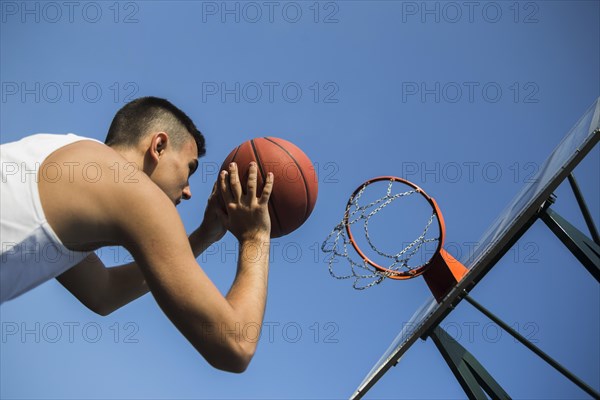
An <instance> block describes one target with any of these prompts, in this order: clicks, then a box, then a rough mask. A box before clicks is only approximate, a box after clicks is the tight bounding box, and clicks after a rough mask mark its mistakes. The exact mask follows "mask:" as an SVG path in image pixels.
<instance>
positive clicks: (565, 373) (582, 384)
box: [463, 294, 600, 399]
mask: <svg viewBox="0 0 600 400" xmlns="http://www.w3.org/2000/svg"><path fill="white" fill-rule="evenodd" d="M463 298H464V299H465V300H467V301H468V302H469V303H470V304H471V305H472V306H473V307H475V308H476V309H477V310H479V311H480V312H481V313H482V314H484V315H485V316H486V317H488V318H489V319H491V320H492V321H494V322H495V323H496V324H497V325H498V326H500V327H501V328H502V329H504V330H505V331H506V332H507V333H508V334H510V335H511V336H512V337H514V338H515V339H517V340H518V341H519V342H521V343H522V344H523V345H525V347H527V348H528V349H529V350H531V351H532V352H534V353H535V354H536V355H537V356H538V357H540V358H541V359H542V360H544V361H545V362H546V363H548V364H549V365H550V366H552V367H553V368H554V369H555V370H557V371H558V372H560V373H561V374H562V375H563V376H564V377H565V378H567V379H569V380H570V381H571V382H573V383H574V384H576V385H577V386H579V388H580V389H581V390H583V391H584V392H586V393H587V394H589V395H590V396H592V397H593V398H594V399H600V393H598V392H596V391H595V390H594V389H592V388H591V387H590V386H588V385H587V384H586V383H585V382H583V381H582V380H581V379H579V378H578V377H577V376H575V375H574V374H573V373H571V372H570V371H569V370H568V369H566V368H565V367H563V366H562V365H560V364H559V363H558V362H557V361H556V360H554V359H553V358H552V357H550V356H549V355H548V354H546V353H544V352H543V351H542V350H541V349H540V348H539V347H537V346H536V345H534V344H533V343H531V342H530V341H529V340H527V339H526V338H525V337H524V336H523V335H521V334H520V333H519V332H517V331H515V330H514V329H513V328H511V327H510V326H508V324H506V323H505V322H504V321H502V320H501V319H500V318H498V317H496V316H495V315H494V314H492V313H491V311H489V310H488V309H486V308H485V307H483V306H482V305H481V304H479V303H478V302H476V301H475V300H474V299H473V298H471V296H469V295H468V294H467V295H465V296H464V297H463Z"/></svg>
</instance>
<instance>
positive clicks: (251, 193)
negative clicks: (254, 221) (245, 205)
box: [248, 161, 258, 200]
mask: <svg viewBox="0 0 600 400" xmlns="http://www.w3.org/2000/svg"><path fill="white" fill-rule="evenodd" d="M257 179H258V167H257V166H256V163H255V162H254V161H252V162H251V163H250V168H249V170H248V198H249V199H250V200H252V199H254V198H255V197H256V186H257Z"/></svg>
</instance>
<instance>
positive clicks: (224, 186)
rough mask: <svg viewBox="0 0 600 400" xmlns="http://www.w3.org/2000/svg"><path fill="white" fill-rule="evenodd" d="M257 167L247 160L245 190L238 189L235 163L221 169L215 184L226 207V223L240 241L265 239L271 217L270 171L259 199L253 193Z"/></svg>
mask: <svg viewBox="0 0 600 400" xmlns="http://www.w3.org/2000/svg"><path fill="white" fill-rule="evenodd" d="M257 174H258V167H257V165H256V163H255V162H252V163H250V170H249V174H248V182H247V190H246V193H245V194H244V192H243V191H242V185H241V183H240V177H239V174H238V168H237V164H236V163H231V164H230V165H229V171H221V174H220V175H219V186H220V190H221V195H222V196H223V200H224V202H225V207H226V210H227V214H226V215H227V222H226V226H227V227H228V229H229V231H231V233H233V235H234V236H235V237H236V238H237V239H238V241H239V242H240V243H243V242H245V241H247V240H256V239H261V238H264V237H266V238H269V236H270V234H271V219H270V217H269V197H270V196H271V191H272V189H273V174H272V173H269V174H268V176H267V181H266V182H265V186H264V188H263V191H262V194H261V196H260V197H259V198H257V197H256V193H257Z"/></svg>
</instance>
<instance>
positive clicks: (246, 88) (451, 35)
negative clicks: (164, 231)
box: [0, 1, 600, 399]
mask: <svg viewBox="0 0 600 400" xmlns="http://www.w3.org/2000/svg"><path fill="white" fill-rule="evenodd" d="M0 4H1V11H2V14H1V21H0V45H1V48H0V67H1V69H0V74H1V76H0V80H1V84H2V93H1V96H2V98H1V103H0V105H1V110H0V134H1V142H2V143H5V142H9V141H12V140H16V139H18V138H21V137H23V136H26V135H28V134H32V133H37V132H52V133H66V132H74V133H77V134H80V135H84V136H89V137H93V138H96V139H100V140H102V139H104V135H105V132H106V130H107V129H108V126H109V124H110V121H111V118H112V116H113V115H114V113H115V112H116V111H117V110H118V109H119V108H120V107H121V106H122V105H123V104H124V103H125V102H127V101H128V100H131V99H133V98H135V97H138V96H143V95H155V96H161V97H166V98H168V99H170V100H171V101H173V102H174V103H175V104H176V105H178V106H179V107H181V108H182V109H183V110H184V111H186V113H188V114H189V115H190V116H191V117H192V118H193V119H194V120H195V122H196V124H197V125H198V127H199V128H200V129H201V130H202V131H203V132H204V134H205V136H206V138H207V146H208V152H207V155H206V156H205V157H204V158H203V159H202V160H201V161H202V162H201V165H200V168H199V170H198V172H197V173H196V175H195V176H194V178H193V179H192V181H191V183H192V193H193V198H192V200H191V201H189V202H186V203H185V204H182V205H181V206H180V213H181V216H182V219H183V221H184V223H185V226H186V228H187V229H188V230H189V231H190V232H191V231H192V230H193V229H195V227H197V226H198V224H199V223H200V221H201V217H202V213H203V210H204V204H205V201H206V198H207V196H208V194H209V193H210V189H211V187H212V183H213V181H214V180H215V179H216V176H217V171H216V169H217V168H218V166H219V165H220V164H221V161H222V159H223V158H224V157H225V156H226V155H227V154H228V153H229V151H230V150H231V149H232V148H233V147H234V146H236V145H237V144H239V143H240V142H242V141H244V140H247V139H249V138H252V137H255V136H264V135H272V136H279V137H282V138H284V139H287V140H290V141H292V142H294V143H295V144H297V145H298V146H299V147H300V148H302V149H303V150H304V151H305V152H306V153H307V154H308V155H309V157H311V159H312V160H313V161H314V163H315V166H316V168H317V171H318V174H319V185H320V187H319V190H320V191H319V198H318V201H317V206H316V208H315V210H314V212H313V214H312V216H311V218H310V219H309V221H307V222H306V224H305V225H303V226H302V227H301V228H300V229H299V230H298V231H296V232H294V233H292V234H290V235H289V236H286V237H284V238H281V239H278V240H277V241H274V242H273V245H272V247H273V250H272V254H271V258H272V266H271V277H270V287H269V298H268V305H267V312H266V316H265V321H266V325H265V329H264V330H263V334H262V336H261V338H260V344H259V347H258V352H257V354H256V356H255V358H254V360H253V362H252V364H251V366H250V367H249V369H248V370H247V371H246V372H245V373H244V374H242V375H232V374H228V373H224V372H220V371H216V370H214V369H212V368H211V367H210V366H209V365H208V364H207V363H206V362H205V361H204V360H203V359H202V358H201V357H200V356H199V355H198V354H197V353H196V352H195V351H194V349H193V348H192V346H190V345H189V344H188V343H187V342H186V341H185V339H184V338H183V337H182V336H181V335H180V334H179V333H178V332H177V330H176V329H175V328H174V327H173V326H171V325H170V323H169V321H168V320H167V318H166V317H165V316H164V315H163V314H162V312H161V311H160V309H159V308H158V307H157V305H156V304H155V302H154V301H153V299H152V297H151V296H150V295H148V296H145V297H143V298H142V299H140V300H138V301H136V302H134V303H132V304H131V305H129V306H127V307H125V308H123V309H121V310H119V311H117V312H115V313H113V314H112V315H110V316H108V317H105V318H102V317H98V316H96V315H94V314H92V313H91V312H89V311H88V310H86V309H85V308H83V307H82V306H81V305H80V304H78V303H77V301H76V300H75V299H74V298H72V297H71V296H70V295H69V294H68V293H67V292H66V291H65V290H64V289H62V287H61V286H60V285H59V284H57V283H56V282H48V283H46V284H44V285H42V286H40V287H38V288H37V289H35V290H34V291H32V292H30V293H28V294H26V295H23V296H21V297H20V298H18V299H16V300H14V301H11V302H8V303H6V304H3V305H2V307H0V314H1V315H0V320H1V322H2V340H1V342H0V346H1V352H0V368H1V369H0V396H1V397H2V398H7V399H8V398H15V399H20V398H40V399H41V398H132V399H133V398H156V399H162V398H219V399H242V398H256V399H258V398H286V399H288V398H289V399H291V398H319V399H320V398H346V397H348V396H349V395H350V394H351V393H352V392H353V391H354V390H355V389H356V387H357V386H358V385H359V383H360V382H361V381H362V379H363V378H364V376H365V375H366V374H367V372H368V371H369V370H370V369H371V367H372V366H373V364H374V363H375V362H376V361H377V360H378V359H379V357H380V356H381V354H382V353H383V352H384V351H385V350H386V348H387V347H388V345H389V343H390V342H391V341H392V340H393V338H394V337H395V336H396V334H397V333H398V332H399V331H400V329H401V327H402V325H403V322H406V321H408V320H409V319H410V317H411V316H412V314H413V313H414V311H415V310H416V309H417V308H418V306H420V305H421V304H422V303H423V302H424V301H425V300H426V299H427V298H428V297H429V292H428V289H427V287H426V285H425V283H424V281H423V279H422V278H417V279H413V280H411V281H403V282H395V281H386V282H384V283H382V284H381V285H378V286H377V287H374V288H371V289H370V290H368V291H362V292H357V291H354V290H353V289H352V288H351V284H350V283H349V282H348V281H337V280H334V279H332V278H331V277H330V275H329V273H328V271H327V265H326V263H325V261H324V260H325V256H324V255H323V254H322V253H321V252H320V251H319V247H320V243H321V241H322V240H323V239H324V238H325V237H326V236H327V234H328V233H329V231H330V230H331V229H332V228H333V226H335V225H336V224H337V223H338V222H339V220H340V219H341V217H342V213H343V209H344V205H345V202H346V200H347V198H348V196H349V195H350V193H352V191H353V190H354V189H355V187H356V186H358V185H359V184H360V183H361V182H363V181H364V180H366V179H368V178H371V177H374V176H379V175H397V176H403V177H405V178H407V179H409V180H412V181H414V182H415V183H416V184H418V185H420V186H421V187H423V188H424V189H425V190H426V191H427V192H428V193H429V194H430V195H432V196H433V197H435V199H436V200H437V201H438V203H439V204H440V207H441V208H442V211H443V212H444V217H445V220H446V224H447V238H446V240H447V242H449V243H451V244H452V245H453V247H454V251H455V255H456V256H457V257H459V258H463V259H464V258H466V257H467V256H468V252H469V248H470V246H471V244H472V243H473V242H475V243H476V242H477V241H478V240H479V239H480V237H481V235H482V234H483V233H484V232H485V230H486V228H487V227H488V226H489V225H490V224H491V223H492V222H493V221H494V219H495V218H496V217H497V216H498V214H499V213H500V212H501V211H502V210H503V209H504V207H505V206H506V205H507V204H508V203H509V201H510V200H511V199H512V198H513V196H514V195H515V194H516V193H517V192H518V191H519V189H520V188H521V187H522V185H523V183H524V181H525V180H526V179H528V178H529V177H530V176H531V174H532V173H534V172H535V171H536V170H537V168H539V166H540V165H541V163H542V162H543V161H544V160H545V159H546V158H547V156H548V155H549V154H550V152H551V151H552V149H553V148H554V147H555V146H556V145H557V144H558V143H559V142H560V140H561V138H562V137H563V136H564V135H565V134H566V132H567V131H568V130H569V129H570V128H571V127H572V126H573V125H574V124H575V122H576V121H577V120H578V119H579V117H580V116H581V115H582V114H583V112H584V111H585V110H586V109H587V108H588V106H589V105H590V104H592V102H593V101H595V99H596V98H597V97H598V96H599V95H600V77H599V73H598V71H600V50H599V49H600V43H599V41H600V39H599V37H600V25H599V24H600V5H599V3H598V2H597V1H568V2H567V1H538V2H474V3H469V4H471V5H465V3H464V2H427V3H423V2H401V1H372V2H367V1H337V2H336V1H331V2H327V1H323V2H314V1H296V2H235V1H231V2H220V1H219V2H200V1H179V2H166V1H131V2H118V3H117V2H104V1H100V2H93V1H91V2H72V3H68V4H65V3H63V2H12V1H1V2H0ZM457 166H458V169H457V168H456V167H457ZM599 167H600V157H599V151H598V147H596V148H595V149H594V150H593V152H592V154H590V156H588V157H587V158H586V159H585V160H584V161H583V162H582V163H581V165H580V166H579V167H578V168H577V169H576V171H575V173H576V176H577V178H578V180H579V183H580V186H581V188H582V191H583V192H584V194H585V196H586V199H587V201H588V204H589V206H590V209H591V211H592V213H593V216H594V218H595V221H596V224H598V223H599V222H600V221H599V219H600V217H599V204H600V193H599V185H598V170H600V168H599ZM556 194H557V195H558V201H557V203H556V205H555V209H556V210H557V211H558V212H559V213H561V214H562V215H563V216H565V217H567V218H568V219H570V220H571V221H572V222H573V223H574V224H575V225H577V226H578V227H579V228H580V229H582V230H585V226H584V224H583V220H582V218H581V217H580V215H579V213H578V210H577V207H576V203H575V201H574V199H573V196H572V194H571V193H570V191H569V188H568V186H567V185H563V186H561V188H559V190H557V192H556ZM401 233H402V231H401V229H399V228H398V227H396V229H393V228H390V229H389V231H386V232H381V235H382V236H385V237H392V235H401ZM235 253H236V251H235V241H234V240H233V237H232V236H231V235H228V236H226V237H225V239H224V240H223V241H222V242H221V243H220V244H218V245H216V246H213V247H211V248H210V249H209V250H208V251H207V253H206V254H205V255H203V256H201V257H199V259H198V261H199V263H200V265H201V266H202V268H204V269H205V270H206V271H207V273H208V274H209V276H210V277H211V278H212V279H213V280H214V281H215V283H216V284H217V286H218V287H219V288H221V289H222V290H223V291H226V290H227V289H228V287H229V285H230V283H231V281H232V278H233V276H234V273H235V261H236V260H235ZM457 253H460V254H457ZM101 257H102V258H103V260H104V261H105V262H106V263H107V264H110V265H114V264H116V263H122V262H126V261H128V255H127V254H126V253H125V252H124V251H123V250H117V249H105V251H103V252H102V254H101ZM472 296H473V297H474V298H475V299H477V300H478V301H479V302H481V303H483V304H484V305H485V306H486V307H487V308H489V309H490V310H491V311H493V312H494V313H496V314H497V315H498V316H500V317H501V318H503V319H504V320H505V321H506V322H508V323H509V325H511V326H513V327H515V328H516V329H517V330H519V331H520V332H521V333H522V334H524V335H525V336H528V337H530V338H531V339H532V340H535V341H536V344H537V345H538V346H540V347H541V348H542V349H543V350H545V351H546V352H547V353H549V354H550V355H551V356H553V357H554V358H556V359H557V360H559V361H560V362H561V363H562V364H563V365H565V366H566V367H567V368H569V369H571V370H572V371H573V372H575V373H576V374H577V375H579V376H580V377H581V378H582V379H583V380H584V381H586V382H588V383H589V384H590V385H591V386H592V387H594V388H595V389H596V390H599V388H600V361H599V360H600V345H599V343H598V337H600V319H599V318H598V315H600V305H599V304H600V289H599V287H598V284H597V282H595V281H594V280H593V278H592V277H591V275H590V274H589V273H588V272H587V271H586V270H585V269H584V268H583V267H582V266H580V265H579V263H578V262H577V261H576V260H575V258H574V257H573V256H572V255H571V254H570V253H569V252H568V251H567V250H566V249H565V248H564V247H563V246H562V245H561V244H560V242H559V241H558V240H557V239H556V238H555V237H554V236H553V235H552V233H551V232H550V231H549V230H548V229H547V228H546V227H545V226H544V225H543V224H542V223H536V224H535V225H534V226H533V227H532V228H531V230H530V231H529V232H527V234H525V235H524V236H523V238H522V239H521V240H520V241H519V242H518V243H517V244H516V245H515V248H514V249H513V250H511V252H509V253H508V254H507V255H506V256H505V257H504V259H503V260H501V261H500V263H499V264H498V265H497V267H496V268H494V269H493V270H492V271H491V272H490V273H489V274H488V276H486V278H485V279H484V280H483V281H481V282H480V284H479V285H478V286H477V287H476V288H475V289H474V290H473V291H472ZM442 326H443V327H445V328H447V330H448V331H449V332H450V333H452V334H453V335H454V337H455V338H457V339H458V340H459V342H460V343H461V344H462V345H463V346H465V347H466V348H467V349H469V350H470V351H471V352H472V353H473V354H475V355H476V356H477V357H478V358H479V360H480V361H481V362H482V364H484V365H485V366H486V367H487V368H488V370H490V372H492V374H493V375H494V376H495V377H496V379H497V380H498V381H499V382H500V383H501V384H502V385H503V386H504V388H505V389H506V390H507V391H508V393H509V394H510V395H511V396H513V397H514V398H540V399H542V398H544V399H546V398H557V399H558V398H559V399H567V398H569V399H570V398H586V395H585V394H584V393H582V392H581V391H580V390H579V389H578V388H577V387H575V386H574V385H573V384H571V383H570V382H569V381H567V380H566V379H564V378H562V376H560V375H558V374H557V373H556V372H554V370H552V369H551V368H550V367H548V366H546V365H545V364H544V363H543V362H541V361H540V360H538V359H537V358H535V356H533V355H531V354H530V353H529V352H528V351H527V350H525V349H524V348H523V346H521V345H520V344H518V343H515V342H514V340H513V339H512V338H510V337H509V336H508V335H507V334H506V333H498V330H497V327H496V326H495V325H493V324H492V325H490V323H489V321H488V320H486V319H485V317H484V316H481V315H479V314H478V313H477V312H475V311H474V310H473V309H472V308H471V307H470V306H469V305H468V304H461V305H460V306H459V307H458V308H457V309H456V310H455V312H454V313H453V314H451V315H450V316H449V317H448V318H447V319H446V320H445V321H444V322H443V323H442ZM246 334H248V335H251V334H253V333H252V332H246ZM369 396H370V397H372V398H389V399H392V398H394V399H395V398H423V399H425V398H427V399H431V398H461V397H464V393H463V392H462V391H461V389H460V386H459V385H458V383H457V382H456V381H455V379H454V378H453V376H452V374H451V372H450V370H449V368H448V367H447V365H446V364H445V363H444V361H443V359H442V357H441V356H440V355H439V353H438V352H437V350H436V348H435V346H434V345H433V343H432V342H431V341H426V342H422V341H419V342H417V343H416V344H415V346H414V347H413V348H412V349H411V351H409V352H408V354H407V355H406V356H405V357H404V358H403V359H402V361H401V363H400V364H398V366H397V367H395V368H393V369H392V370H390V371H389V372H388V374H387V375H386V376H385V377H384V378H383V379H381V381H380V382H379V383H378V384H377V385H375V387H374V388H373V389H372V390H371V392H370V394H369Z"/></svg>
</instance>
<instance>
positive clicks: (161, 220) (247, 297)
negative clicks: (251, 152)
mask: <svg viewBox="0 0 600 400" xmlns="http://www.w3.org/2000/svg"><path fill="white" fill-rule="evenodd" d="M204 153H205V149H204V138H203V136H202V134H201V133H200V132H199V131H198V130H197V129H196V127H195V126H194V123H193V122H192V121H191V119H190V118H189V117H188V116H187V115H185V114H184V113H183V112H182V111H181V110H179V109H178V108H177V107H175V106H174V105H172V104H171V103H169V102H168V101H167V100H164V99H159V98H155V97H145V98H140V99H137V100H134V101H132V102H131V103H128V104H126V105H125V106H124V107H123V108H122V109H121V110H119V111H118V113H117V114H116V115H115V118H114V120H113V122H112V124H111V126H110V129H109V132H108V135H107V138H106V144H103V143H100V142H98V141H95V140H90V139H87V138H83V137H79V136H75V135H34V136H30V137H27V138H24V139H22V140H20V141H17V142H13V143H8V144H4V145H2V146H1V147H0V161H1V165H2V186H1V187H2V190H1V196H2V197H1V201H2V202H1V234H2V239H1V240H2V249H1V251H2V254H1V255H0V256H1V260H2V262H1V264H0V302H3V301H6V300H9V299H11V298H14V297H16V296H18V295H20V294H22V293H24V292H26V291H27V290H29V289H31V288H33V287H35V286H37V285H39V284H40V283H42V282H44V281H46V280H48V279H52V278H54V277H56V278H57V279H58V281H59V282H60V283H61V284H62V285H63V286H64V287H65V288H67V289H68V290H69V291H70V292H71V293H72V294H73V295H74V296H75V297H77V298H78V299H79V300H80V301H81V302H82V303H83V304H85V305H86V306H87V307H88V308H90V309H91V310H93V311H95V312H97V313H99V314H101V315H107V314H109V313H110V312H112V311H113V310H115V309H118V308H119V307H121V306H123V305H125V304H127V303H129V302H130V301H132V300H134V299H136V298H138V297H139V296H141V295H143V294H145V293H147V292H148V290H150V291H151V292H152V295H153V296H154V298H155V299H156V301H157V302H158V304H159V305H160V307H161V308H162V310H163V311H164V312H165V314H166V315H167V316H168V317H169V319H170V320H171V321H172V322H173V323H174V324H175V326H176V327H177V328H178V329H179V330H180V332H181V333H182V334H183V335H184V336H185V337H186V338H187V339H188V340H189V341H190V343H191V344H192V345H193V346H194V347H195V348H196V349H197V350H198V351H199V352H200V353H201V354H202V355H203V356H204V357H205V358H206V360H207V361H208V362H209V363H210V364H211V365H213V366H214V367H216V368H219V369H223V370H227V371H232V372H242V371H244V370H245V369H246V367H247V365H248V363H249V362H250V359H251V358H252V356H253V355H254V352H255V350H256V340H252V341H247V340H245V339H244V338H243V337H236V336H235V335H231V334H229V335H228V334H226V333H227V332H230V333H231V332H235V331H236V329H239V327H240V326H245V325H246V324H253V326H260V325H262V321H263V315H264V308H265V301H266V293H267V277H268V267H269V265H268V264H269V243H270V229H271V225H270V219H269V213H268V201H269V196H270V193H271V190H272V186H273V176H272V174H270V175H269V177H268V178H267V182H266V184H265V186H264V189H263V191H262V195H261V197H259V198H257V197H256V193H257V189H258V188H257V187H256V186H257V167H256V165H251V166H250V173H249V177H248V181H247V182H243V183H244V184H246V185H247V189H246V190H244V191H243V190H242V182H240V178H239V176H238V172H237V166H236V165H235V164H232V165H230V166H229V169H228V171H221V173H220V175H219V178H218V180H217V182H216V183H215V186H214V188H213V192H212V194H211V196H210V197H209V200H208V205H207V207H206V210H205V213H204V220H203V222H202V224H201V225H200V227H199V228H198V229H197V230H196V231H195V232H193V233H192V234H191V235H190V237H189V238H188V237H187V236H186V233H185V230H184V227H183V224H182V221H181V219H180V218H179V215H178V213H177V211H176V210H175V206H176V205H177V204H179V202H180V201H181V200H188V199H190V198H191V195H192V194H191V191H190V187H189V177H190V175H191V174H192V173H193V172H194V171H195V170H196V168H197V166H198V158H199V157H201V156H202V155H204ZM219 192H220V196H221V197H222V199H223V201H224V203H225V208H226V212H224V211H223V210H222V208H221V205H220V204H219V203H220V202H219V201H218V198H219ZM227 230H229V231H231V232H232V233H233V234H234V235H235V237H236V238H237V239H238V241H239V243H240V246H239V248H240V250H239V251H240V254H239V257H238V260H239V261H238V269H237V274H236V277H235V279H234V282H233V284H232V287H231V289H230V290H229V292H228V293H227V295H226V296H223V295H222V294H221V293H220V292H219V290H218V289H217V288H216V287H215V286H214V285H213V283H212V282H211V281H210V280H209V278H208V277H207V276H206V275H205V273H204V272H203V271H202V269H201V268H199V266H198V264H197V262H196V259H195V258H196V257H197V256H198V255H200V254H201V253H202V252H203V251H204V250H205V249H206V248H207V247H208V246H210V245H211V244H212V243H214V242H215V241H217V240H219V239H221V238H222V237H223V235H224V234H225V233H226V231H227ZM115 245H117V246H123V247H125V248H127V250H129V252H130V253H131V254H132V255H133V258H134V260H135V262H133V263H131V264H128V265H123V266H119V267H113V268H106V267H105V266H104V265H103V263H102V261H101V260H100V259H99V258H98V257H97V256H96V255H95V254H94V253H93V251H94V250H96V249H98V248H100V247H103V246H115ZM40 255H41V256H40Z"/></svg>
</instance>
